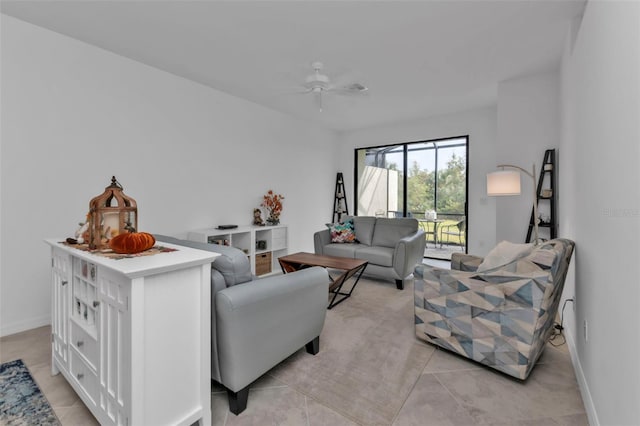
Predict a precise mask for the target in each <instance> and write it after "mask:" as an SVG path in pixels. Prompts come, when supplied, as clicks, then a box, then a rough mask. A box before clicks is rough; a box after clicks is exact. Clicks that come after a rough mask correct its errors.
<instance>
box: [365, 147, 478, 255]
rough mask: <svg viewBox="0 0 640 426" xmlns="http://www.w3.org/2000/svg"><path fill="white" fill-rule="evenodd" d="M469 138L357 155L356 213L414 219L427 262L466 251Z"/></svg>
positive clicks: (377, 148) (374, 148) (371, 149)
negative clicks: (424, 237)
mask: <svg viewBox="0 0 640 426" xmlns="http://www.w3.org/2000/svg"><path fill="white" fill-rule="evenodd" d="M467 152H468V137H466V136H463V137H456V138H449V139H438V140H431V141H422V142H411V143H403V144H397V145H387V146H378V147H370V148H359V149H356V150H355V162H356V166H355V175H356V176H355V182H356V194H355V200H356V214H357V215H359V216H378V217H415V218H417V219H418V220H420V225H421V226H422V227H423V229H424V230H425V232H427V240H428V242H427V247H425V255H426V256H428V257H436V258H444V259H449V258H450V257H451V252H453V251H456V250H457V251H466V235H467V233H468V231H467V223H466V215H467V212H466V205H467Z"/></svg>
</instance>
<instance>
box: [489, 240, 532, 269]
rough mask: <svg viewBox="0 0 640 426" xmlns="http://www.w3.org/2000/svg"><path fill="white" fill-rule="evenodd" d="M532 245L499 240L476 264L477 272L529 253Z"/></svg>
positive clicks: (504, 263) (509, 261)
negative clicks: (479, 262)
mask: <svg viewBox="0 0 640 426" xmlns="http://www.w3.org/2000/svg"><path fill="white" fill-rule="evenodd" d="M533 247H534V245H533V244H532V243H531V244H517V243H511V242H509V241H501V242H500V243H498V245H496V246H495V247H494V248H493V249H491V251H490V252H489V254H487V255H486V256H485V258H484V259H483V261H482V263H481V264H480V265H479V266H478V269H477V272H484V271H487V270H489V269H493V268H496V267H498V266H503V265H506V264H507V263H511V262H512V261H514V260H516V259H519V258H521V257H524V256H527V255H528V254H529V253H531V250H532V249H533Z"/></svg>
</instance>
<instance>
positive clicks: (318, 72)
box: [298, 61, 369, 112]
mask: <svg viewBox="0 0 640 426" xmlns="http://www.w3.org/2000/svg"><path fill="white" fill-rule="evenodd" d="M311 68H313V73H311V74H309V75H307V77H306V78H305V81H304V83H303V84H302V90H301V91H300V92H298V93H303V94H304V93H311V94H312V95H313V96H314V98H315V102H316V105H317V106H318V109H319V110H320V112H322V96H323V95H325V94H327V93H336V94H339V95H361V94H365V93H367V91H368V90H369V88H368V87H366V86H364V85H363V84H361V83H357V82H353V83H349V84H344V85H342V84H334V83H332V82H331V79H330V78H329V76H328V75H326V74H323V73H322V70H323V68H324V65H323V63H322V62H320V61H314V62H312V63H311Z"/></svg>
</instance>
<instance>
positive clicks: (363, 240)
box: [352, 216, 376, 246]
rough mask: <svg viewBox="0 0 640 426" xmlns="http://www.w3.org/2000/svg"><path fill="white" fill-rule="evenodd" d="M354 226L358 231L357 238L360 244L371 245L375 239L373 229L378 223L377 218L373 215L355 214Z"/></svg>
mask: <svg viewBox="0 0 640 426" xmlns="http://www.w3.org/2000/svg"><path fill="white" fill-rule="evenodd" d="M352 219H353V227H354V228H355V231H356V240H357V241H358V242H359V243H360V244H365V245H368V246H370V245H371V244H372V241H373V229H374V227H375V224H376V218H375V217H373V216H354V217H353V218H352Z"/></svg>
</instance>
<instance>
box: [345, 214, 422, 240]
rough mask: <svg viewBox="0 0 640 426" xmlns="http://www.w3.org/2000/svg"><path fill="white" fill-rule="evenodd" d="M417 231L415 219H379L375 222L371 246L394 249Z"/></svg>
mask: <svg viewBox="0 0 640 426" xmlns="http://www.w3.org/2000/svg"><path fill="white" fill-rule="evenodd" d="M356 230H357V228H356ZM417 231H418V221H417V220H416V219H413V218H397V219H387V218H380V217H379V218H377V220H376V226H375V230H374V233H373V241H372V243H371V245H372V246H378V247H395V246H396V244H398V241H400V239H402V238H404V237H408V236H409V235H412V234H415V233H416V232H417ZM356 235H357V234H356Z"/></svg>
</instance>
